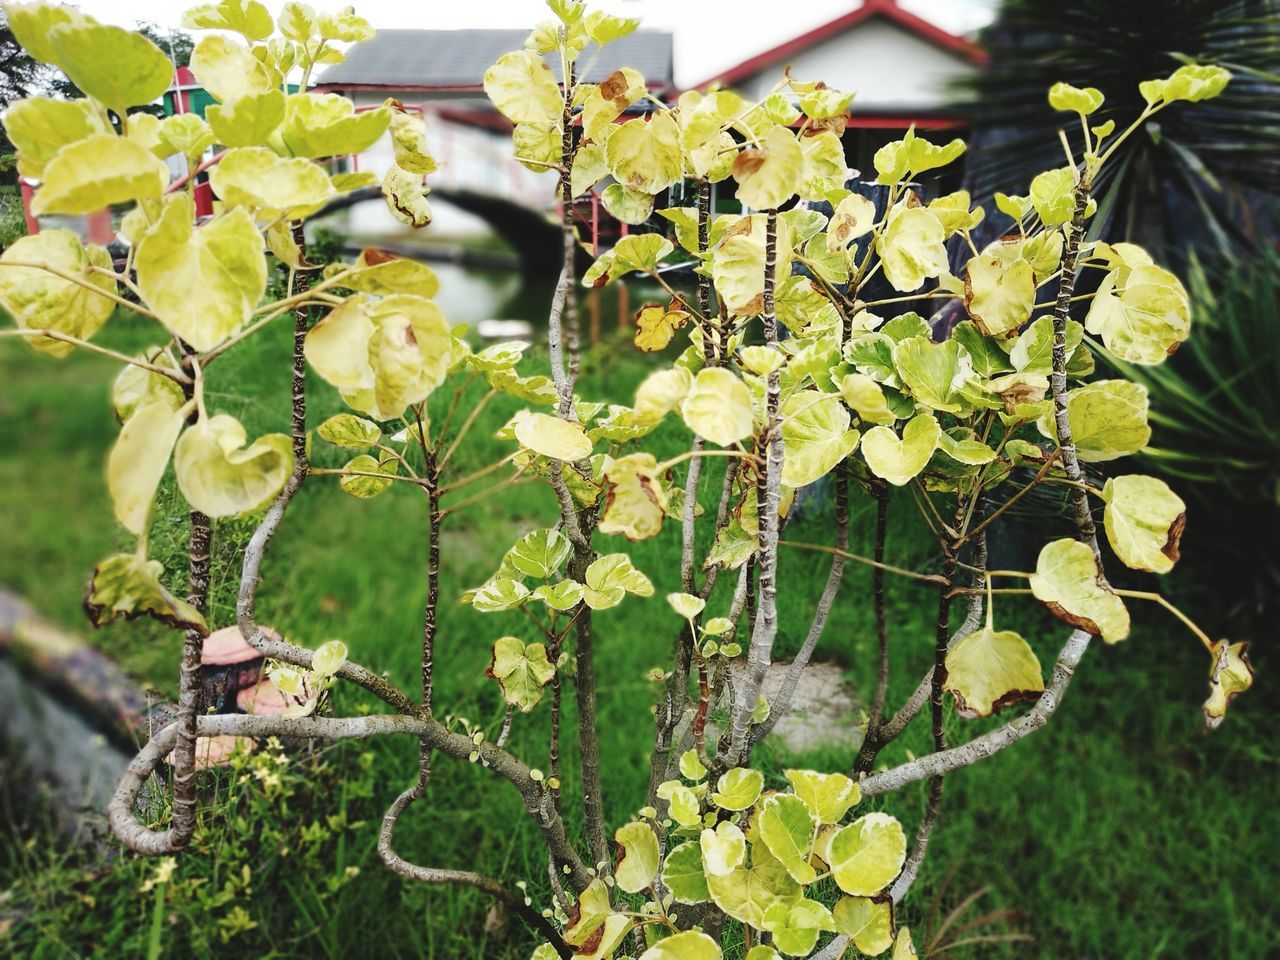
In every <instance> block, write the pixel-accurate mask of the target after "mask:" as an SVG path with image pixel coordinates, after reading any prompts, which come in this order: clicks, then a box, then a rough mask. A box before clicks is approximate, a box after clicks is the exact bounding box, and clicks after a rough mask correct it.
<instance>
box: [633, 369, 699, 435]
mask: <svg viewBox="0 0 1280 960" xmlns="http://www.w3.org/2000/svg"><path fill="white" fill-rule="evenodd" d="M692 386H693V374H691V373H690V372H689V371H688V370H686V369H685V368H684V367H673V368H671V369H669V370H658V371H655V372H654V373H651V374H649V376H647V377H645V378H644V380H643V382H641V384H640V386H639V387H638V388H637V389H636V402H635V405H634V407H633V410H634V417H635V420H636V422H637V423H642V424H646V425H647V424H654V423H657V422H658V421H659V420H661V419H662V418H663V417H665V416H666V415H667V414H668V413H670V412H671V411H672V410H674V409H675V408H676V407H677V406H679V405H680V402H681V401H682V400H684V398H685V397H686V396H688V395H689V390H690V388H691V387H692Z"/></svg>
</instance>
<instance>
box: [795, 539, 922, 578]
mask: <svg viewBox="0 0 1280 960" xmlns="http://www.w3.org/2000/svg"><path fill="white" fill-rule="evenodd" d="M778 546H780V547H796V548H798V549H800V550H817V551H819V552H820V553H838V554H839V555H840V556H842V557H844V558H845V559H846V560H852V561H854V562H855V563H861V564H865V565H866V566H868V567H876V568H877V569H880V570H885V571H887V572H888V573H896V574H897V575H898V576H900V577H909V578H911V579H912V580H920V581H921V582H923V583H936V584H939V585H941V584H942V583H943V582H944V581H943V578H942V577H940V576H938V574H936V573H917V572H916V571H915V570H907V569H905V568H903V567H895V566H894V565H893V564H891V563H881V562H880V561H878V560H872V559H871V558H870V557H864V556H862V555H861V554H858V553H850V552H849V551H847V550H841V549H839V548H838V547H828V546H827V545H826V544H825V543H806V542H804V541H801V540H779V541H778Z"/></svg>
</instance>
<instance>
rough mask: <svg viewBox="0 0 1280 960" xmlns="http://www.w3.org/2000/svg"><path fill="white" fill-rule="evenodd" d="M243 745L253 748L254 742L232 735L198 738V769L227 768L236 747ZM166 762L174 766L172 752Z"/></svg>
mask: <svg viewBox="0 0 1280 960" xmlns="http://www.w3.org/2000/svg"><path fill="white" fill-rule="evenodd" d="M241 743H243V744H244V745H245V746H246V747H250V748H251V747H252V746H253V741H252V740H251V739H249V738H248V737H233V736H231V735H230V734H224V735H222V736H218V737H196V769H197V770H206V769H208V768H209V767H223V766H226V764H227V761H228V760H230V759H231V755H232V754H233V753H235V752H236V747H237V746H239V745H240V744H241ZM165 762H166V763H168V764H169V765H170V766H172V765H173V753H172V752H170V753H169V755H168V756H167V757H165Z"/></svg>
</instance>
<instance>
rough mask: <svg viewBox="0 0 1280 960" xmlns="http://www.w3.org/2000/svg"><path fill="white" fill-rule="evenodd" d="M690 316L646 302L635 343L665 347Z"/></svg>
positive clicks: (638, 318) (649, 349)
mask: <svg viewBox="0 0 1280 960" xmlns="http://www.w3.org/2000/svg"><path fill="white" fill-rule="evenodd" d="M615 186H616V184H615ZM689 317H690V314H689V313H688V311H685V310H678V309H676V310H673V309H670V308H668V307H666V306H663V305H662V304H660V303H646V304H645V305H644V306H643V307H641V308H640V310H639V312H637V313H636V335H635V345H636V346H637V347H638V348H639V349H641V350H644V351H646V352H652V351H654V350H663V349H665V348H666V346H667V344H669V343H670V342H671V338H672V337H674V336H675V333H676V331H677V330H679V329H680V328H681V327H683V326H684V325H685V324H686V323H688V322H689Z"/></svg>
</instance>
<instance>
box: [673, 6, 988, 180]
mask: <svg viewBox="0 0 1280 960" xmlns="http://www.w3.org/2000/svg"><path fill="white" fill-rule="evenodd" d="M986 59H987V58H986V54H985V53H984V52H983V51H982V50H981V48H979V47H978V46H976V45H975V44H974V43H973V42H972V41H970V40H968V39H966V38H964V37H961V36H957V35H955V34H953V33H949V32H948V31H946V30H943V29H942V28H941V27H939V26H937V25H936V24H934V23H931V22H929V21H928V20H925V19H923V18H921V17H919V16H917V15H916V14H913V13H911V12H910V11H908V10H906V9H904V8H903V7H902V6H900V5H899V3H898V0H863V2H862V4H861V5H859V6H857V7H855V8H854V9H853V10H851V11H849V12H848V13H846V14H843V15H841V16H839V17H836V18H835V19H834V20H832V21H830V22H829V23H825V24H823V25H822V26H820V27H817V28H816V29H813V30H809V31H808V32H806V33H803V34H800V35H799V36H795V37H792V38H790V39H788V40H785V41H784V42H782V43H779V44H777V45H775V46H773V47H770V48H768V49H766V50H763V51H761V52H759V53H756V54H754V55H753V56H750V57H748V58H747V59H745V60H743V61H741V62H740V63H738V64H736V65H734V66H732V67H729V68H728V69H725V70H721V71H720V72H719V73H717V74H716V75H714V76H710V77H707V78H706V79H705V80H704V81H703V82H702V83H700V84H698V85H697V89H706V88H707V87H710V86H713V85H717V86H721V87H732V88H733V89H735V90H737V91H739V92H740V93H742V94H743V95H744V96H745V97H747V98H748V99H753V100H754V99H760V98H763V97H765V96H767V95H768V93H769V92H770V90H772V89H773V87H774V84H776V83H777V82H778V80H779V79H780V78H781V77H782V75H783V71H784V70H786V69H788V68H790V71H791V76H793V77H795V78H796V79H797V80H821V81H823V82H824V83H826V85H827V86H829V87H834V88H836V89H839V90H852V91H856V96H855V97H854V100H853V103H852V105H851V106H850V110H849V118H848V127H847V129H846V132H845V135H844V143H845V155H846V156H847V157H848V159H849V163H850V166H851V167H853V168H854V169H857V170H861V171H862V172H863V174H864V175H867V174H868V172H869V171H870V170H871V157H872V156H873V155H874V153H875V151H876V150H877V149H878V148H879V147H880V146H882V145H884V144H885V143H887V142H889V141H890V140H896V139H898V138H900V137H901V136H902V134H903V133H904V132H905V131H906V130H907V128H908V127H910V126H912V125H914V126H915V128H916V129H917V131H920V132H922V133H925V134H926V135H927V133H928V131H939V133H938V135H937V136H936V137H931V139H943V138H944V137H945V138H946V139H950V138H951V137H953V136H964V133H965V129H966V127H967V124H966V121H965V118H964V117H963V116H962V115H961V114H959V113H957V112H956V111H955V109H954V108H952V107H951V106H950V105H949V104H950V103H951V101H952V100H953V99H954V96H953V94H952V93H951V90H952V88H953V87H954V85H955V84H957V83H958V82H960V81H962V80H963V79H965V78H966V77H969V76H972V75H973V74H974V73H976V72H977V71H979V70H980V69H981V68H982V66H983V65H984V64H985V63H986Z"/></svg>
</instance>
